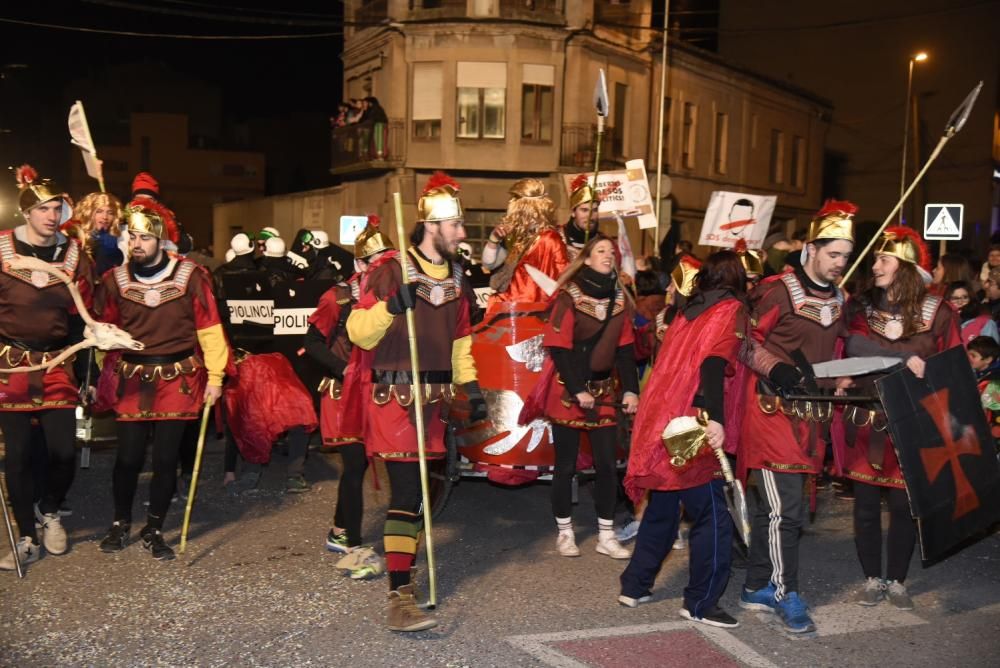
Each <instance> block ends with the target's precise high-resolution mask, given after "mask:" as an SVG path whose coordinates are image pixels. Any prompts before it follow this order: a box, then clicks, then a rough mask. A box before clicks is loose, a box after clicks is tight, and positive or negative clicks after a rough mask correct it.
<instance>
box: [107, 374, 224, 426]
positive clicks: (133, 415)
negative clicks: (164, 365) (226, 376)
mask: <svg viewBox="0 0 1000 668" xmlns="http://www.w3.org/2000/svg"><path fill="white" fill-rule="evenodd" d="M113 382H114V383H115V386H116V389H115V391H116V392H117V397H118V398H117V400H116V401H115V404H114V410H115V413H116V414H117V419H118V420H119V421H120V422H138V421H143V420H197V419H198V418H200V417H201V407H202V405H203V404H204V402H205V385H206V384H207V383H208V373H207V372H206V371H205V369H204V368H203V367H201V368H198V369H197V370H196V371H195V372H194V373H192V374H182V375H180V376H177V377H176V378H173V379H172V380H164V379H162V378H157V379H156V380H154V381H152V382H151V383H147V382H145V381H143V380H141V379H140V378H139V376H138V375H136V376H133V377H132V378H122V377H121V375H120V374H115V378H114V379H113ZM123 385H124V387H123ZM150 385H152V386H154V387H148V386H150ZM146 392H149V393H152V395H153V403H152V408H151V409H150V410H148V411H147V410H142V409H141V408H140V402H141V401H142V397H141V394H143V393H146Z"/></svg>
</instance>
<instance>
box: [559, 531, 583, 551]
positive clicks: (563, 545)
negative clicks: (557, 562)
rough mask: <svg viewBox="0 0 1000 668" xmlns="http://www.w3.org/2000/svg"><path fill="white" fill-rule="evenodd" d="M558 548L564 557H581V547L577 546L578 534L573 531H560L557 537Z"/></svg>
mask: <svg viewBox="0 0 1000 668" xmlns="http://www.w3.org/2000/svg"><path fill="white" fill-rule="evenodd" d="M556 550H558V551H559V556H562V557H579V556H580V548H578V547H577V546H576V536H574V535H573V534H572V533H569V532H565V531H560V532H559V535H558V536H557V537H556Z"/></svg>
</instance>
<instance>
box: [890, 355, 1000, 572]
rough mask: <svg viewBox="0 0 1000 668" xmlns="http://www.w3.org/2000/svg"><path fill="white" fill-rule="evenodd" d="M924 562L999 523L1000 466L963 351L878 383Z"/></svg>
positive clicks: (974, 379) (951, 549)
mask: <svg viewBox="0 0 1000 668" xmlns="http://www.w3.org/2000/svg"><path fill="white" fill-rule="evenodd" d="M875 386H876V388H877V389H878V394H879V397H880V398H881V400H882V405H883V406H884V407H885V412H886V416H887V417H888V420H889V432H890V434H892V441H893V447H894V448H895V450H896V455H897V456H898V457H899V463H900V466H901V468H902V469H903V479H904V480H905V481H906V490H907V494H908V496H909V499H910V510H911V512H912V513H913V517H914V518H916V520H917V527H918V529H919V532H920V553H921V556H922V557H923V560H924V563H925V565H927V564H928V563H931V562H936V561H939V560H941V559H943V558H944V557H947V556H949V555H950V554H952V553H954V551H956V548H958V547H960V546H962V545H963V544H965V543H966V541H969V539H971V538H973V537H975V536H977V535H980V534H982V533H983V532H985V531H986V530H987V529H989V527H990V526H991V525H993V524H994V523H996V522H997V521H1000V466H998V464H997V457H996V449H995V446H994V444H993V438H992V436H991V435H990V430H989V427H988V426H987V423H986V416H985V414H984V413H983V408H982V405H981V403H980V399H979V390H978V389H977V387H976V378H975V375H974V373H973V371H972V367H970V366H969V361H968V358H967V357H966V353H965V349H964V348H963V347H962V346H956V347H954V348H952V349H950V350H946V351H945V352H943V353H939V354H937V355H934V356H933V357H930V358H928V359H927V368H926V371H925V374H924V378H922V379H921V378H917V377H916V376H914V375H913V373H912V372H910V371H909V370H907V369H904V370H902V371H897V372H896V373H893V374H890V375H888V376H886V377H885V378H882V379H881V380H878V381H876V383H875Z"/></svg>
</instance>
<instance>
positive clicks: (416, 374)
mask: <svg viewBox="0 0 1000 668" xmlns="http://www.w3.org/2000/svg"><path fill="white" fill-rule="evenodd" d="M392 202H393V204H394V205H395V209H396V236H397V238H398V240H399V261H400V264H401V265H402V272H401V273H402V275H403V287H402V288H401V289H403V290H406V289H408V288H407V287H406V286H408V285H409V284H410V276H409V274H408V273H407V268H406V267H407V263H408V262H409V259H408V258H407V250H406V243H405V242H406V231H405V229H404V226H403V198H402V197H401V196H400V194H399V193H398V192H396V193H393V194H392ZM405 313H406V332H407V334H408V335H409V339H410V378H411V380H412V386H411V387H412V392H413V410H414V413H415V419H416V429H417V459H418V461H419V465H420V493H421V496H422V497H423V498H422V502H423V506H424V542H425V544H426V547H427V577H428V580H429V582H430V598H429V599H428V600H427V607H428V609H430V610H433V609H434V608H435V607H436V606H437V574H436V572H435V569H434V540H433V538H432V536H431V514H432V513H431V497H430V484H429V482H428V479H427V445H426V441H425V435H424V394H423V387H422V386H421V384H420V355H419V352H418V351H417V326H416V324H415V323H414V321H413V310H412V309H406V310H405Z"/></svg>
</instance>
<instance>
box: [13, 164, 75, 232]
mask: <svg viewBox="0 0 1000 668" xmlns="http://www.w3.org/2000/svg"><path fill="white" fill-rule="evenodd" d="M14 176H15V178H16V179H17V187H18V189H19V190H20V191H21V192H20V194H19V195H18V197H17V205H18V207H20V209H21V213H23V214H24V215H25V216H27V215H28V212H29V211H31V210H32V209H34V208H35V207H36V206H38V205H40V204H44V203H45V202H49V201H52V200H54V199H59V200H62V205H63V208H62V216H61V218H60V219H59V224H60V225H61V224H63V223H65V222H66V221H68V220H69V219H70V218H72V217H73V207H71V206H70V204H69V199H68V197H67V196H66V193H65V192H63V191H62V189H61V188H59V186H57V185H56V184H55V183H53V182H52V181H50V180H49V179H39V178H38V172H36V171H35V168H34V167H32V166H31V165H21V166H20V167H18V168H17V169H16V170H15V171H14Z"/></svg>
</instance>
